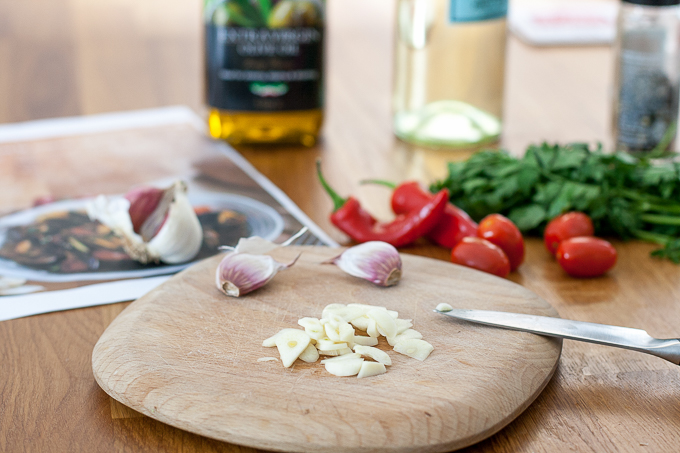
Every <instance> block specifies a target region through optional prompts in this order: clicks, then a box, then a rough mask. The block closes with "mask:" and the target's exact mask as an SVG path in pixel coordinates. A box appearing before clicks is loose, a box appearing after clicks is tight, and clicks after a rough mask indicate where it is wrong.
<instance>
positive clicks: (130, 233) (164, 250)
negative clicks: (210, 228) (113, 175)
mask: <svg viewBox="0 0 680 453" xmlns="http://www.w3.org/2000/svg"><path fill="white" fill-rule="evenodd" d="M186 192H187V186H186V184H185V183H184V182H182V181H177V182H175V183H174V184H173V185H172V186H170V187H168V188H167V189H158V188H156V187H141V188H137V189H134V190H132V191H130V192H128V193H127V194H126V195H125V196H124V197H115V198H109V197H106V196H104V195H100V196H98V197H97V198H96V199H95V200H94V201H92V202H91V203H88V205H87V213H88V215H89V217H90V219H92V220H98V221H100V222H101V223H103V224H104V225H106V226H108V227H109V228H111V230H113V232H114V233H116V234H117V235H118V236H120V237H121V238H123V242H124V244H123V247H124V249H125V251H126V252H127V254H128V255H130V257H132V258H133V259H134V260H136V261H139V262H140V263H142V264H146V263H150V262H158V261H162V262H164V263H168V264H177V263H183V262H186V261H189V260H191V259H192V258H193V257H194V256H196V254H197V253H198V251H199V250H200V248H201V244H202V242H203V229H202V228H201V223H200V222H199V221H198V217H197V216H196V213H195V212H194V209H193V207H192V206H191V203H189V199H188V198H187V195H186Z"/></svg>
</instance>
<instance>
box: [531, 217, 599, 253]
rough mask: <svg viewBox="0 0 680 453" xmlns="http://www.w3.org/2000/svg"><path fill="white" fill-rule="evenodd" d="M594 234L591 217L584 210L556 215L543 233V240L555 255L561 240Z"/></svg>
mask: <svg viewBox="0 0 680 453" xmlns="http://www.w3.org/2000/svg"><path fill="white" fill-rule="evenodd" d="M594 234H595V229H594V228H593V222H592V220H590V217H588V216H587V215H586V214H584V213H582V212H567V213H566V214H562V215H560V216H557V217H555V218H554V219H552V220H551V221H550V223H548V226H547V227H545V232H544V233H543V240H544V242H545V248H546V249H548V251H549V252H550V253H551V254H553V255H554V254H555V252H557V247H559V246H560V242H562V241H564V240H565V239H569V238H575V237H580V236H592V235H594Z"/></svg>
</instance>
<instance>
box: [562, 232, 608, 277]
mask: <svg viewBox="0 0 680 453" xmlns="http://www.w3.org/2000/svg"><path fill="white" fill-rule="evenodd" d="M616 256H617V255H616V249H615V248H614V246H613V245H611V244H610V243H609V242H607V241H605V240H604V239H600V238H595V237H578V238H571V239H565V240H564V241H562V242H561V243H560V246H559V247H558V248H557V255H556V257H557V262H558V263H560V266H562V269H564V270H565V272H566V273H567V274H569V275H571V276H572V277H582V278H588V277H597V276H599V275H602V274H604V273H605V272H607V271H608V270H609V269H611V268H612V267H614V264H616Z"/></svg>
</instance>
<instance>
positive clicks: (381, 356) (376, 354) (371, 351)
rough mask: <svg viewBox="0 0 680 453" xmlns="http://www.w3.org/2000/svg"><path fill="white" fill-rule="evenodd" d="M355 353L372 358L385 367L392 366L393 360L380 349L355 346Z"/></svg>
mask: <svg viewBox="0 0 680 453" xmlns="http://www.w3.org/2000/svg"><path fill="white" fill-rule="evenodd" d="M354 352H356V353H359V354H361V355H363V356H365V357H370V358H372V359H373V360H375V361H376V362H380V363H382V364H384V365H392V359H390V356H389V355H387V353H386V352H385V351H381V350H380V349H378V348H373V347H371V346H361V345H356V346H354Z"/></svg>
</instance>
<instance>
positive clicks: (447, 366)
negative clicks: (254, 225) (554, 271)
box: [92, 247, 561, 452]
mask: <svg viewBox="0 0 680 453" xmlns="http://www.w3.org/2000/svg"><path fill="white" fill-rule="evenodd" d="M299 252H302V256H301V257H300V259H299V260H298V262H297V263H296V265H295V266H293V267H292V268H291V269H288V270H286V271H285V273H281V274H280V275H277V277H276V278H275V280H273V281H272V282H270V283H269V284H268V285H267V286H266V287H264V288H261V289H260V290H258V291H256V292H253V293H251V294H249V295H247V296H245V297H242V298H238V299H236V298H228V297H226V296H224V295H222V294H221V293H220V292H219V291H217V289H216V288H215V287H214V272H215V268H216V267H217V263H219V261H220V259H221V258H222V257H221V256H217V257H214V258H210V259H208V260H206V261H204V262H201V263H199V264H197V265H195V266H193V267H191V268H189V269H187V270H186V271H184V272H181V273H180V274H178V275H176V276H175V277H173V278H172V279H171V280H169V281H168V282H166V283H165V284H163V285H162V286H161V287H159V288H157V289H155V290H153V291H152V292H150V293H149V294H147V295H146V296H144V297H142V298H141V299H139V300H137V301H136V302H134V303H133V304H132V305H130V306H129V307H128V308H127V309H126V310H125V311H124V312H123V313H121V314H120V315H119V316H118V317H117V318H116V319H115V321H114V322H113V323H112V324H111V325H110V326H109V328H108V329H107V330H106V332H104V334H103V335H102V337H101V338H100V340H99V341H98V342H97V344H96V345H95V348H94V352H93V354H92V364H93V369H94V376H95V378H96V379H97V382H98V383H99V385H100V386H101V387H102V388H103V389H104V390H105V391H106V392H107V393H108V394H109V395H111V396H112V397H114V398H115V399H116V400H118V401H120V402H122V403H123V404H125V405H126V406H129V407H131V408H133V409H136V410H138V411H139V412H141V413H143V414H146V415H148V416H150V417H152V418H155V419H157V420H160V421H163V422H165V423H168V424H170V425H173V426H176V427H179V428H182V429H185V430H187V431H191V432H195V433H198V434H202V435H205V436H208V437H212V438H215V439H219V440H224V441H227V442H231V443H235V444H240V445H247V446H252V447H258V448H263V449H266V450H277V451H304V452H369V451H370V452H429V451H437V452H439V451H449V450H451V449H455V448H460V447H464V446H467V445H470V444H472V443H475V442H477V441H479V440H481V439H483V438H484V437H487V436H489V435H491V434H493V433H494V432H496V431H498V430H499V429H501V428H502V427H503V426H504V425H506V424H507V423H508V422H509V421H511V420H512V419H513V418H514V417H515V416H517V415H518V414H519V413H520V412H521V411H523V410H524V409H525V408H526V407H527V406H528V405H529V404H530V403H531V401H533V399H534V398H535V397H536V396H537V395H538V393H539V392H540V391H541V390H542V389H543V387H544V386H545V385H546V384H547V382H548V380H549V379H550V377H551V376H552V374H553V372H554V370H555V367H556V366H557V359H558V358H559V354H560V350H561V341H558V340H554V339H548V338H545V337H539V336H536V335H530V334H525V333H521V332H513V331H507V330H502V329H493V328H487V327H484V326H477V325H472V324H469V323H465V322H456V321H451V320H450V319H449V318H445V317H442V316H441V315H436V314H434V313H432V309H433V308H434V307H435V306H436V305H437V304H438V303H439V302H441V301H447V302H450V303H451V304H452V305H453V306H456V307H461V308H462V307H476V308H482V309H492V310H502V311H515V312H522V313H531V314H540V315H552V316H554V315H555V314H556V312H555V311H554V309H553V308H552V307H550V305H548V304H547V303H546V302H545V301H543V300H542V299H540V298H539V297H537V296H536V295H534V294H533V293H531V292H530V291H528V290H526V289H525V288H523V287H522V286H519V285H516V284H513V283H510V282H508V281H507V280H503V279H499V278H496V277H492V276H490V275H488V274H482V273H480V272H478V271H473V270H470V269H467V268H463V267H459V266H452V265H450V264H447V263H443V262H441V261H437V260H432V259H429V258H419V257H414V256H408V255H405V256H404V257H403V259H404V278H403V279H402V281H401V282H400V283H399V284H398V285H397V286H395V287H391V288H380V287H376V286H375V285H373V284H371V283H368V282H366V281H364V280H361V279H357V278H354V277H350V276H348V275H346V274H344V273H343V272H341V271H340V269H338V268H337V267H335V266H328V265H326V266H323V265H320V264H319V263H321V262H323V261H325V260H327V259H329V258H332V257H333V256H337V254H338V249H329V248H324V247H295V248H293V247H291V248H289V249H286V250H281V251H278V252H277V254H278V255H280V256H281V257H280V259H281V260H282V261H287V260H289V259H290V257H294V256H295V255H296V254H297V253H299ZM286 258H287V259H286ZM331 303H342V304H349V303H365V304H369V305H377V306H384V307H387V308H388V309H391V310H397V311H398V312H399V314H400V317H401V318H405V319H413V321H414V328H415V329H417V330H418V331H419V332H421V333H422V334H423V337H424V339H425V340H426V341H428V342H430V343H431V344H432V345H433V346H434V348H435V350H434V352H433V353H432V354H431V355H430V357H429V358H428V359H427V360H425V361H424V362H419V361H416V360H414V359H411V358H409V357H406V356H403V355H400V354H397V353H395V352H392V351H391V349H392V348H390V347H389V345H387V343H386V342H385V341H384V339H383V341H382V342H381V344H380V348H381V349H383V350H386V351H390V356H391V357H392V360H393V362H392V365H391V366H390V367H388V372H387V373H386V374H383V375H381V376H376V377H373V378H368V379H357V378H356V377H349V378H338V377H336V376H333V375H331V374H329V373H327V372H325V370H324V369H323V366H322V365H320V364H319V363H318V362H317V363H304V362H301V361H298V362H296V363H295V364H294V366H293V367H291V368H289V369H286V368H284V367H283V366H282V365H281V363H280V362H279V361H275V362H258V361H257V359H259V358H261V357H270V356H275V357H276V356H278V353H277V352H276V350H273V349H267V348H263V347H262V345H261V344H262V340H264V339H265V338H267V337H269V336H272V335H274V334H275V333H276V332H278V331H279V330H280V329H283V328H299V327H298V326H297V320H298V319H299V318H301V317H305V316H311V317H320V316H321V311H322V309H323V307H324V306H326V305H328V304H331Z"/></svg>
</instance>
